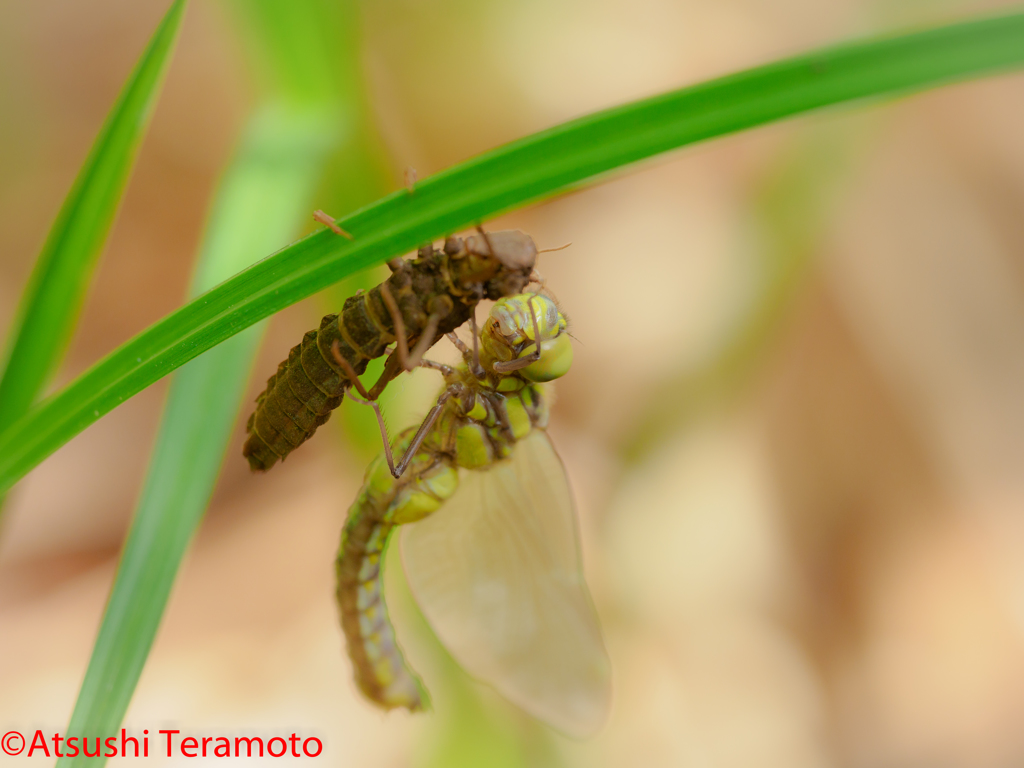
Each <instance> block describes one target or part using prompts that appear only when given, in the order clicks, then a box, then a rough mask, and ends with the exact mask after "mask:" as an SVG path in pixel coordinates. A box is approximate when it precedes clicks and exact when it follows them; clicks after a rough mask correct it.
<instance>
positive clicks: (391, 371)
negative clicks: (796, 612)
mask: <svg viewBox="0 0 1024 768" xmlns="http://www.w3.org/2000/svg"><path fill="white" fill-rule="evenodd" d="M327 221H330V219H329V218H328V219H327ZM334 229H335V230H336V231H339V232H340V233H341V234H346V235H347V233H344V232H343V231H341V230H340V229H339V228H337V226H336V225H335V227H334ZM536 258H537V247H536V246H535V245H534V243H533V240H532V239H531V238H530V236H529V235H526V234H524V233H523V232H519V231H515V230H508V231H503V232H491V233H485V232H483V230H480V232H479V233H478V234H476V235H472V236H470V237H468V238H465V239H463V238H460V237H449V238H448V239H447V240H445V243H444V247H443V248H441V249H435V248H434V247H433V245H430V244H428V245H425V246H423V247H422V248H420V250H419V253H418V254H417V257H416V258H415V259H412V260H405V259H393V260H392V261H390V262H388V266H389V267H390V268H391V271H392V275H391V276H390V277H389V278H388V279H387V280H386V281H385V282H383V283H381V284H380V285H378V286H376V287H375V288H373V289H372V290H370V291H367V292H365V293H362V292H360V293H357V294H356V295H355V296H352V297H350V298H349V299H347V300H346V301H345V306H344V308H343V309H342V310H341V313H340V314H337V315H327V316H326V317H324V319H323V320H322V321H321V322H320V327H319V328H318V329H316V330H312V331H309V332H308V333H307V334H306V335H305V336H304V337H303V339H302V343H301V344H299V345H297V346H295V347H294V348H292V350H291V352H290V353H289V355H288V359H287V360H285V361H284V362H282V363H281V364H280V365H279V366H278V369H277V373H275V374H274V375H273V376H271V377H270V378H269V379H268V380H267V387H266V389H265V390H264V391H263V392H262V393H261V394H260V395H259V397H258V398H257V399H256V410H255V411H254V412H253V414H252V416H250V418H249V422H248V425H247V429H248V432H249V437H248V439H247V440H246V442H245V446H244V448H243V449H242V453H243V455H244V456H245V457H246V458H247V459H248V460H249V466H250V467H251V468H252V469H253V471H266V470H268V469H270V467H272V466H273V465H274V464H275V463H276V462H277V460H278V459H283V458H284V457H285V456H287V455H288V454H289V453H291V451H293V450H295V448H297V447H298V446H299V445H301V444H302V443H303V442H305V441H306V440H308V439H309V438H310V437H312V435H313V433H314V432H316V429H317V427H319V426H320V425H321V424H323V423H324V422H326V421H327V419H328V418H329V417H330V415H331V411H333V410H334V409H335V408H337V407H338V406H339V405H340V404H341V400H342V397H343V395H344V392H345V390H346V388H347V387H349V386H350V385H351V380H350V379H349V378H348V374H347V372H346V370H345V369H344V368H343V367H342V366H341V365H339V363H338V362H337V360H336V358H335V353H334V352H332V348H335V347H336V348H337V350H338V354H340V355H341V358H342V359H344V360H345V361H346V362H347V363H348V366H349V368H350V370H353V371H355V372H356V373H362V372H363V371H364V370H366V364H367V363H368V362H369V361H370V360H372V359H374V358H376V357H381V356H383V355H385V354H390V355H391V356H390V357H389V359H388V361H387V363H386V365H385V367H384V374H383V375H382V376H381V379H380V381H379V382H378V384H377V386H376V387H375V389H374V392H375V394H379V393H380V390H382V389H383V388H384V386H386V385H387V383H388V382H389V381H390V380H391V379H393V378H394V377H395V376H397V375H398V374H399V373H401V372H402V370H403V367H402V364H401V362H400V361H399V359H398V356H399V354H402V355H403V356H404V357H405V360H406V363H407V364H408V363H409V362H410V361H415V359H416V358H417V357H418V356H422V354H423V352H425V351H426V350H427V349H428V348H429V347H430V346H431V345H433V344H434V343H435V342H437V341H438V340H440V339H441V337H442V336H444V334H446V333H449V332H451V331H454V330H455V329H456V328H458V327H459V326H461V325H462V324H463V323H465V322H466V321H467V320H468V319H469V318H470V317H471V316H472V314H473V311H474V310H475V309H476V305H477V304H478V303H479V302H480V301H481V299H485V298H487V299H500V298H502V297H503V296H511V295H514V294H516V293H519V292H520V291H522V290H523V288H524V287H525V286H526V284H527V283H528V281H529V279H530V274H531V272H532V271H533V266H534V262H535V261H536ZM409 350H412V352H411V353H410V352H409Z"/></svg>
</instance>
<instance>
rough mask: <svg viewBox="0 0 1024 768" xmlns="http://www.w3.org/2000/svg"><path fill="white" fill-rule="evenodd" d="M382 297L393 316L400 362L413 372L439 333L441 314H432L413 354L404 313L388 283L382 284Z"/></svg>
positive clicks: (392, 320) (403, 366)
mask: <svg viewBox="0 0 1024 768" xmlns="http://www.w3.org/2000/svg"><path fill="white" fill-rule="evenodd" d="M380 297H381V298H382V299H384V304H385V306H387V308H388V313H389V314H390V315H391V322H392V324H393V325H394V327H395V339H396V341H397V344H398V346H397V350H398V361H399V362H400V363H401V364H402V368H404V369H405V370H407V371H411V370H412V369H413V368H415V367H416V366H417V365H419V362H420V360H421V359H422V358H423V355H424V354H426V351H427V349H429V348H430V344H431V342H433V340H434V334H436V333H437V326H438V324H439V323H440V322H441V317H442V315H441V313H440V312H431V313H430V317H428V318H427V324H426V326H425V327H424V329H423V333H422V334H420V339H419V341H418V342H416V346H415V347H414V348H413V350H412V352H410V351H409V341H408V339H406V337H405V320H404V319H403V318H402V312H401V310H399V308H398V302H397V301H395V297H394V296H392V295H391V289H389V288H388V285H387V283H382V284H381V286H380Z"/></svg>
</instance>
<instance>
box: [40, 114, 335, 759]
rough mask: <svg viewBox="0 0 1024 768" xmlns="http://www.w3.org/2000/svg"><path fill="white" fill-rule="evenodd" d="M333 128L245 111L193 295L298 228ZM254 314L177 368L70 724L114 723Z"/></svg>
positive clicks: (227, 425) (209, 474)
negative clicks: (249, 115) (242, 134)
mask: <svg viewBox="0 0 1024 768" xmlns="http://www.w3.org/2000/svg"><path fill="white" fill-rule="evenodd" d="M336 128H337V126H336V124H335V121H334V120H333V119H332V118H331V117H330V116H329V114H323V113H318V112H310V111H309V110H306V111H301V112H300V111H296V109H295V108H288V107H280V108H277V109H269V108H268V109H265V110H263V111H262V112H261V113H260V114H259V115H257V116H256V117H255V118H254V119H253V120H252V121H251V123H250V126H249V129H248V131H247V135H246V138H245V140H244V141H243V144H242V146H241V149H240V150H239V152H238V155H237V157H236V159H235V160H234V162H233V163H232V165H231V166H230V167H229V169H228V171H227V172H226V174H225V176H224V178H223V180H222V182H221V185H220V189H219V192H218V195H217V200H216V202H215V205H214V210H213V214H212V217H211V220H210V224H209V227H208V230H207V233H206V238H205V242H204V244H203V249H202V253H201V257H200V262H199V269H198V270H197V273H196V276H195V279H194V281H193V287H192V292H193V294H198V293H201V292H202V291H204V290H206V289H208V288H210V287H211V286H212V285H215V284H216V283H217V282H219V281H220V280H222V279H224V278H225V277H227V276H229V275H231V274H233V273H235V272H237V271H238V270H239V269H242V268H244V267H245V266H246V265H247V264H249V263H251V261H252V259H253V255H254V254H260V253H265V252H267V251H268V250H271V249H273V248H275V247H277V246H279V245H281V244H282V243H285V242H287V241H288V238H289V237H291V236H293V235H294V233H295V232H296V231H297V230H298V229H300V228H301V225H302V224H303V223H304V222H305V221H306V219H307V218H308V215H309V208H310V205H311V202H312V194H313V191H314V190H315V189H316V185H317V182H318V180H319V177H320V172H321V169H322V167H323V162H324V158H325V157H326V156H327V154H328V152H329V150H330V149H331V140H332V138H333V137H334V136H335V135H336V133H337V130H336ZM263 325H264V324H263V323H260V324H257V325H255V326H252V327H250V328H248V329H246V330H245V331H244V332H243V333H240V334H238V335H236V336H234V337H233V338H231V339H230V340H229V341H227V342H226V343H224V344H221V345H220V346H219V347H217V349H214V350H211V351H209V352H207V353H206V354H204V355H202V356H200V357H199V358H198V359H196V360H193V361H191V362H190V363H189V364H188V365H186V366H184V367H183V368H182V369H181V370H180V371H179V372H178V373H177V374H176V375H175V377H174V381H173V382H172V384H171V389H170V393H169V395H168V400H167V405H166V408H165V410H164V415H163V420H162V423H161V428H160V434H159V437H158V439H157V444H156V450H155V451H154V454H153V459H152V462H151V464H150V470H149V473H148V474H147V477H146V483H145V486H144V488H143V492H142V497H141V500H140V502H139V507H138V509H137V511H136V514H135V518H134V520H133V522H132V527H131V530H130V531H129V533H128V538H127V540H126V541H125V546H124V551H123V553H122V555H121V561H120V564H119V566H118V571H117V576H116V578H115V581H114V587H113V590H112V592H111V595H110V600H109V601H108V603H107V608H106V611H105V613H104V616H103V622H102V624H101V626H100V632H99V637H98V638H97V640H96V645H95V647H94V648H93V653H92V658H91V659H90V661H89V668H88V670H87V671H86V675H85V681H84V682H83V683H82V689H81V691H80V692H79V695H78V701H77V703H76V704H75V710H74V713H73V715H72V717H71V724H70V725H69V726H68V735H71V736H87V737H88V736H95V735H99V734H102V735H103V736H109V735H112V734H116V733H117V732H118V730H117V729H118V728H119V727H120V725H121V721H122V719H123V718H124V714H125V712H126V711H127V709H128V704H129V702H130V701H131V697H132V693H133V692H134V690H135V686H136V684H137V683H138V679H139V675H140V674H141V673H142V668H143V665H144V664H145V661H146V657H147V656H148V655H149V649H150V647H151V645H152V643H153V638H154V637H155V635H156V631H157V627H158V626H159V624H160V618H161V616H162V615H163V612H164V608H165V606H166V603H167V598H168V596H169V594H170V590H171V586H172V584H173V583H174V577H175V575H176V574H177V571H178V565H179V563H180V562H181V559H182V557H183V556H184V553H185V549H186V547H187V545H188V543H189V541H190V540H191V538H192V534H193V533H194V532H195V529H196V528H197V526H198V525H199V522H200V520H201V519H202V516H203V512H204V511H205V510H206V506H207V504H208V502H209V500H210V495H211V494H212V493H213V487H214V484H215V482H216V479H217V475H218V473H219V471H220V466H221V463H222V460H223V456H224V451H225V448H226V446H227V444H228V441H229V438H230V435H231V429H232V427H233V425H234V422H235V419H236V417H237V415H238V407H239V403H240V401H241V397H242V395H243V393H244V392H245V387H246V382H247V379H248V376H249V370H250V368H251V365H252V360H253V357H254V356H255V353H256V348H257V347H258V345H259V341H260V338H261V336H262V330H263ZM105 762H106V758H104V757H102V756H101V757H86V756H85V755H84V754H82V753H79V755H78V756H77V757H64V758H61V759H60V760H59V761H58V766H61V768H70V766H84V765H90V766H94V767H95V766H101V765H103V763H105Z"/></svg>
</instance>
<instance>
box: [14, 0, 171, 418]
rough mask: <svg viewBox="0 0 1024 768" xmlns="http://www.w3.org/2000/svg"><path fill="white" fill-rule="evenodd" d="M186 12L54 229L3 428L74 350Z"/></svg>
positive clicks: (166, 31)
mask: <svg viewBox="0 0 1024 768" xmlns="http://www.w3.org/2000/svg"><path fill="white" fill-rule="evenodd" d="M184 12H185V0H175V2H174V3H172V4H171V7H170V9H169V10H168V11H167V14H166V15H165V16H164V18H163V20H162V21H161V22H160V26H158V27H157V29H156V32H154V33H153V37H152V39H151V40H150V41H149V45H148V46H147V47H146V50H145V51H144V52H143V54H142V57H141V58H140V59H139V60H138V62H137V63H136V65H135V69H134V71H133V72H132V74H131V76H130V77H129V78H128V82H127V83H126V84H125V86H124V89H123V90H122V91H121V95H120V96H118V99H117V101H116V102H115V104H114V106H113V108H112V109H111V110H110V114H109V115H107V119H106V122H105V123H104V124H103V127H102V128H101V129H100V133H99V136H97V137H96V141H95V143H94V144H93V146H92V149H91V150H90V152H89V156H88V157H87V158H86V160H85V164H84V165H83V166H82V169H81V171H79V173H78V178H76V179H75V183H74V184H73V185H72V187H71V191H70V192H68V196H67V198H65V200H64V204H63V206H61V209H60V212H59V213H58V214H57V219H56V220H55V221H54V222H53V226H52V227H51V228H50V233H49V235H47V238H46V242H45V243H44V245H43V250H42V252H41V253H40V254H39V258H38V260H37V261H36V264H35V268H34V269H33V270H32V275H31V277H30V278H29V282H28V285H27V287H26V288H25V291H24V293H23V295H22V300H21V306H20V307H19V309H18V315H17V319H16V321H15V322H14V325H13V326H12V328H11V335H10V338H9V341H8V346H7V350H8V354H7V356H6V364H5V365H4V366H3V376H2V378H0V430H2V429H4V428H5V427H7V426H8V425H10V424H11V423H12V422H14V421H15V420H17V418H18V417H19V416H21V415H22V414H23V413H24V412H25V411H26V410H27V409H28V408H29V406H31V405H32V403H33V402H34V401H35V399H36V397H37V396H38V395H39V393H40V392H41V391H42V389H43V387H45V386H46V383H47V380H48V379H49V377H50V375H51V374H52V373H53V370H54V369H55V368H56V366H57V364H58V363H59V362H60V358H61V357H62V356H63V353H64V350H65V348H66V347H67V343H68V340H69V338H70V336H71V332H72V330H73V329H74V326H75V320H76V318H77V316H78V312H79V310H80V309H81V306H82V301H83V300H84V298H85V294H86V291H87V290H88V288H89V282H90V278H91V277H92V273H93V269H94V267H95V266H96V262H97V259H98V257H99V253H100V250H101V249H102V248H103V243H104V242H105V241H106V239H107V233H108V232H109V231H110V225H111V223H112V222H113V220H114V216H115V214H116V213H117V207H118V204H119V203H120V201H121V196H122V193H123V192H124V188H125V185H126V184H127V182H128V176H129V174H130V173H131V170H132V167H133V166H134V164H135V157H136V155H137V154H138V150H139V145H140V143H141V142H142V137H143V136H144V135H145V133H146V128H147V127H148V125H149V119H150V117H151V116H152V114H153V107H154V106H155V105H156V100H157V96H158V95H159V93H160V86H161V84H162V83H163V79H164V74H165V72H166V70H167V65H168V63H169V62H170V59H171V53H172V52H173V50H174V43H175V41H176V40H177V37H178V30H179V29H180V27H181V19H182V16H183V14H184Z"/></svg>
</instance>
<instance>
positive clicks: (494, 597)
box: [335, 293, 610, 738]
mask: <svg viewBox="0 0 1024 768" xmlns="http://www.w3.org/2000/svg"><path fill="white" fill-rule="evenodd" d="M469 324H470V328H471V330H472V332H473V342H472V347H469V346H467V345H466V344H465V343H464V342H462V341H461V340H460V339H459V338H458V337H457V336H456V335H455V334H454V333H450V334H448V338H449V339H450V340H451V341H452V342H453V343H454V344H455V345H456V346H457V347H458V348H459V350H460V351H461V353H462V357H463V363H462V364H461V365H459V366H457V367H449V366H447V365H443V364H439V363H435V362H433V361H430V360H422V361H420V363H419V364H420V365H421V366H423V367H428V368H433V369H436V370H437V371H439V372H440V373H441V375H442V376H443V378H444V387H443V389H442V391H441V394H440V396H439V397H438V398H437V401H436V404H435V405H434V406H433V408H431V410H430V412H429V413H428V414H427V416H426V418H425V419H424V420H423V422H422V423H421V424H420V425H419V426H418V427H412V428H410V429H407V430H405V431H403V432H402V433H400V434H399V435H398V436H397V437H396V439H395V441H394V443H393V445H392V443H391V442H390V441H389V440H388V434H387V429H386V427H385V425H384V421H383V417H382V415H381V412H380V408H379V406H378V405H377V402H376V400H375V399H374V398H373V397H372V395H373V393H372V392H369V391H367V390H366V389H365V388H363V387H362V385H361V384H360V383H359V380H358V378H356V377H355V375H354V374H355V371H354V370H348V371H347V372H348V373H349V374H350V376H351V378H350V381H351V382H352V387H353V388H354V389H356V390H357V391H358V392H359V394H360V395H361V396H362V399H361V400H360V402H364V403H367V404H369V405H371V406H372V407H373V409H374V411H375V412H376V414H377V418H378V423H379V425H380V429H381V435H382V438H383V440H384V450H383V451H382V453H381V454H380V455H379V456H378V457H377V458H376V459H375V460H374V462H373V463H371V464H370V466H369V468H368V469H367V471H366V475H365V479H364V484H363V486H362V488H361V489H360V491H359V494H358V496H357V497H356V500H355V502H354V503H353V504H352V506H351V508H350V509H349V512H348V518H347V521H346V523H345V527H344V531H343V533H342V539H341V546H340V548H339V551H338V557H337V560H336V563H335V566H336V575H337V594H336V596H337V601H338V606H339V613H340V615H341V624H342V628H343V630H344V634H345V638H346V645H347V648H348V654H349V656H350V658H351V660H352V666H353V672H354V677H355V682H356V684H357V686H358V688H359V689H360V690H361V691H362V693H363V694H365V695H366V697H367V698H369V699H370V700H371V701H372V702H374V703H375V704H377V705H379V706H380V707H382V708H385V709H392V708H396V707H405V708H407V709H409V710H412V711H417V710H421V709H424V708H425V707H426V705H427V693H426V690H425V688H424V686H423V684H422V682H421V681H420V679H419V677H418V676H417V675H416V673H415V672H414V671H413V670H412V669H411V668H410V667H409V665H408V664H407V662H406V660H405V657H404V655H403V653H402V651H401V649H400V647H399V645H398V643H397V641H396V638H395V630H394V628H393V626H392V624H391V621H390V619H389V617H388V611H387V606H386V603H385V597H384V554H385V551H386V549H387V547H388V544H389V542H390V541H391V538H392V536H393V535H394V533H395V532H396V529H397V528H398V527H399V526H402V527H403V533H402V537H401V538H402V545H401V546H402V560H403V563H404V566H405V571H406V574H407V577H408V581H409V585H410V587H411V589H412V592H413V595H414V597H415V599H416V601H417V603H418V604H419V606H420V608H421V609H422V611H423V613H424V615H425V616H426V618H427V621H428V622H429V624H430V625H431V627H432V628H433V630H434V632H435V634H436V635H437V636H438V638H439V639H440V640H441V642H442V643H443V644H444V646H445V647H446V648H447V649H448V650H449V651H450V652H451V654H452V655H453V656H454V657H455V659H456V660H457V661H458V662H459V663H460V664H461V665H462V667H463V668H464V669H465V670H466V671H468V672H469V673H470V674H471V675H473V676H474V677H476V678H478V679H480V680H482V681H484V682H486V683H489V684H490V685H492V686H493V687H494V688H495V689H496V690H497V691H498V692H499V693H500V694H502V695H503V696H504V697H505V698H506V699H508V700H510V701H511V702H513V703H514V704H516V705H518V706H519V707H521V708H522V709H523V710H525V711H526V712H528V713H530V714H532V715H534V716H535V717H537V718H539V719H541V720H543V721H545V722H547V723H549V724H550V725H552V726H554V727H555V728H556V729H558V730H560V731H562V732H564V733H566V734H568V735H570V736H574V737H580V738H582V737H586V736H588V735H591V734H593V733H594V732H595V731H596V730H597V729H598V728H600V726H601V725H602V724H603V722H604V721H605V719H606V717H607V713H608V709H609V703H610V663H609V660H608V654H607V652H606V650H605V646H604V642H603V640H602V636H601V628H600V624H599V621H598V617H597V614H596V612H595V609H594V607H593V603H592V601H591V598H590V594H589V592H588V590H587V585H586V582H585V581H584V577H583V570H582V562H581V556H580V547H579V535H578V531H577V526H576V515H575V510H574V507H573V500H572V493H571V491H570V488H569V484H568V481H567V478H566V472H565V468H564V467H563V465H562V463H561V460H560V459H559V457H558V454H557V453H556V452H555V449H554V447H553V446H552V444H551V441H550V439H549V438H548V435H547V431H546V428H547V425H548V418H549V413H550V404H551V391H550V386H551V385H550V384H549V383H548V382H551V381H553V380H554V379H557V378H559V377H561V376H562V375H564V374H565V373H566V372H567V371H568V370H569V367H570V365H571V363H572V357H573V354H572V347H571V345H570V341H569V335H568V328H567V321H566V318H565V316H564V315H563V314H562V312H560V311H559V309H558V307H557V305H556V304H555V302H554V301H553V300H552V299H550V298H548V297H547V296H545V295H542V294H540V293H524V294H517V295H515V296H510V297H505V298H502V299H500V300H499V301H497V302H496V303H495V304H494V306H493V308H492V309H491V311H490V313H489V315H488V318H487V320H486V322H485V323H484V324H483V326H482V327H481V328H480V330H479V332H478V331H477V327H476V323H475V320H474V319H473V318H472V317H471V318H470V321H469ZM337 362H338V364H339V365H340V366H341V367H342V368H350V366H348V364H347V361H346V360H345V359H344V358H343V357H341V356H340V355H338V356H337ZM349 394H350V397H352V398H353V399H354V400H359V398H357V397H356V396H355V395H353V394H352V393H351V392H350V393H349ZM396 457H400V458H398V460H397V462H396Z"/></svg>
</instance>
